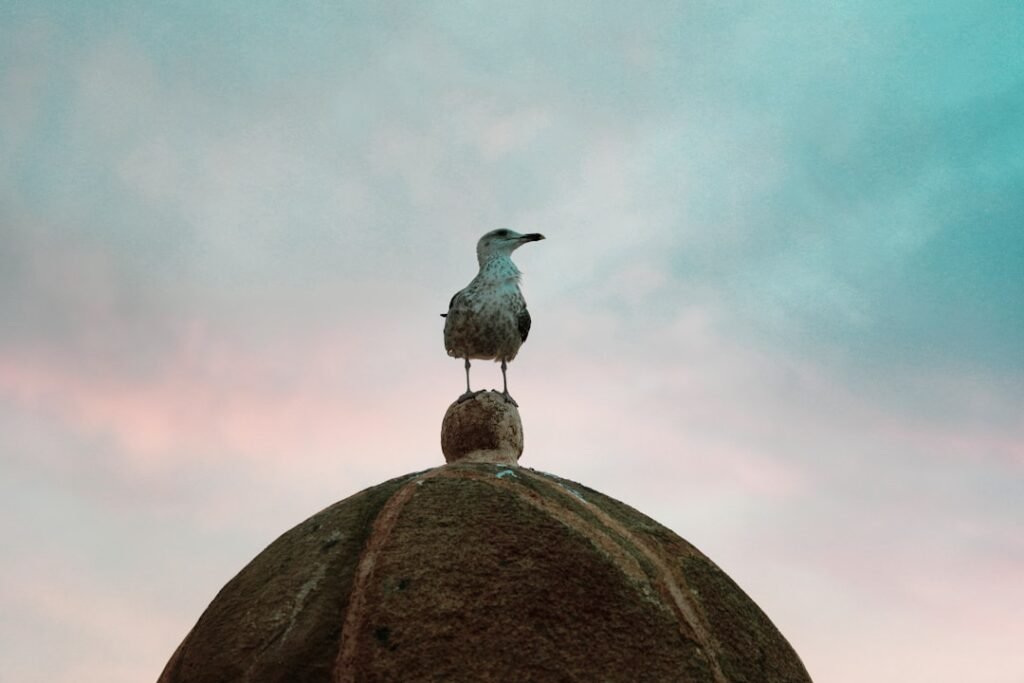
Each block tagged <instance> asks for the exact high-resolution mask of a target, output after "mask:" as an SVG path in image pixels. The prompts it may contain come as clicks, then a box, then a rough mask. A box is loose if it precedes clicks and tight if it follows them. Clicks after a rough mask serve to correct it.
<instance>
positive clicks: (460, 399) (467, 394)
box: [455, 390, 483, 403]
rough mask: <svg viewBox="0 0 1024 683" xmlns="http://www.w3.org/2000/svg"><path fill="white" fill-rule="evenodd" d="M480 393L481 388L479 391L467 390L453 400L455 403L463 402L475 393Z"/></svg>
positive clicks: (481, 391)
mask: <svg viewBox="0 0 1024 683" xmlns="http://www.w3.org/2000/svg"><path fill="white" fill-rule="evenodd" d="M482 393H483V390H480V391H467V392H466V393H464V394H463V395H462V396H459V397H458V398H457V399H455V402H456V403H463V402H464V401H468V400H469V399H471V398H473V397H474V396H476V395H477V394H482Z"/></svg>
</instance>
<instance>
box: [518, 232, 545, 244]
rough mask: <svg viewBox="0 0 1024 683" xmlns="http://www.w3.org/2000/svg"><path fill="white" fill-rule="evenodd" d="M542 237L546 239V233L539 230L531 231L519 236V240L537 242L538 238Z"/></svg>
mask: <svg viewBox="0 0 1024 683" xmlns="http://www.w3.org/2000/svg"><path fill="white" fill-rule="evenodd" d="M542 239H544V235H542V234H540V233H539V232H531V233H530V234H528V235H522V236H521V237H520V238H519V241H520V242H524V243H525V242H537V241H538V240H542Z"/></svg>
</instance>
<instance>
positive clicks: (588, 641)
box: [160, 462, 810, 683]
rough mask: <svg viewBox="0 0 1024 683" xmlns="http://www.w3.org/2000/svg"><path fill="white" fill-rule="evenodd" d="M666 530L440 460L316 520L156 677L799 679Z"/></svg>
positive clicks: (794, 664)
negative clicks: (424, 469) (439, 465)
mask: <svg viewBox="0 0 1024 683" xmlns="http://www.w3.org/2000/svg"><path fill="white" fill-rule="evenodd" d="M809 680H810V677H809V676H808V674H807V672H806V670H805V669H804V667H803V665H802V664H801V662H800V659H799V657H798V656H797V655H796V653H795V652H794V651H793V649H792V648H791V647H790V646H789V644H788V643H787V642H786V640H785V639H784V638H783V637H782V635H781V634H780V633H779V631H778V630H777V629H776V628H775V627H774V625H773V624H772V623H771V621H769V619H768V618H767V617H766V616H765V614H764V613H763V612H762V611H761V610H760V609H759V608H758V607H757V605H755V604H754V602H753V601H752V600H751V599H750V598H749V597H747V595H746V594H745V593H744V592H743V591H742V590H741V589H740V588H739V587H738V586H737V585H736V584H735V583H734V582H733V581H732V580H731V579H729V577H728V576H726V574H725V573H724V572H722V570H720V569H719V568H718V567H717V566H715V564H714V563H712V562H711V561H710V560H709V559H708V558H707V557H705V556H704V555H703V554H702V553H700V552H699V551H698V550H697V549H696V548H694V547H693V546H692V545H690V544H689V543H687V542H686V541H684V540H683V539H682V538H680V537H679V536H677V535H676V534H675V533H673V532H672V531H670V530H669V529H667V528H665V527H664V526H661V525H660V524H658V523H657V522H655V521H653V520H651V519H650V518H648V517H646V516H644V515H643V514H641V513H639V512H637V511H636V510H634V509H632V508H630V507H628V506H626V505H624V504H623V503H620V502H618V501H616V500H614V499H612V498H609V497H607V496H604V495H602V494H600V493H598V492H596V491H593V490H591V489H588V488H586V487H584V486H581V485H580V484H576V483H573V482H570V481H567V480H564V479H560V478H558V477H555V476H552V475H549V474H544V473H541V472H537V471H534V470H529V469H525V468H521V467H517V466H514V465H503V464H494V463H465V462H461V463H455V464H450V465H445V466H442V467H438V468H435V469H432V470H428V471H425V472H420V473H417V474H411V475H407V476H404V477H399V478H397V479H393V480H391V481H388V482H385V483H383V484H380V485H378V486H374V487H372V488H369V489H366V490H365V491H362V492H360V493H357V494H356V495H354V496H351V497H350V498H347V499H345V500H343V501H341V502H339V503H336V504H334V505H332V506H330V507H328V508H327V509H325V510H323V511H321V512H319V513H317V514H316V515H314V516H313V517H311V518H309V519H307V520H306V521H305V522H302V523H301V524H299V525H298V526H296V527H295V528H293V529H291V530H290V531H288V532H287V533H285V534H284V535H282V536H281V537H280V538H278V539H277V540H276V541H274V542H273V543H272V544H271V545H270V546H269V547H267V548H266V550H264V551H263V552H262V553H260V554H259V555H258V556H257V557H256V558H255V559H254V560H253V561H252V562H251V563H249V565H248V566H246V567H245V568H244V569H243V570H242V571H241V572H240V573H239V574H238V575H237V576H236V577H235V578H233V579H232V580H231V581H230V582H229V583H228V584H227V585H226V586H225V587H224V588H223V589H222V590H221V592H220V593H219V594H218V595H217V596H216V598H215V599H214V600H213V602H212V603H211V604H210V606H209V607H208V608H207V610H206V611H205V612H204V613H203V615H202V616H201V617H200V619H199V621H198V623H197V624H196V625H195V627H194V628H193V629H192V631H191V632H190V633H189V634H188V636H187V637H186V638H185V640H184V641H183V642H182V644H181V645H180V646H179V648H178V650H177V651H176V652H175V653H174V655H173V657H172V658H171V660H170V661H169V662H168V664H167V666H166V668H165V670H164V672H163V674H162V676H161V677H160V682H161V683H186V682H188V683H203V682H209V683H223V682H224V681H261V682H262V681H265V682H268V683H269V682H274V683H277V682H280V683H285V682H288V683H297V682H313V681H316V682H324V683H326V682H328V681H331V682H342V681H683V682H693V683H698V682H699V683H703V682H704V681H709V682H714V683H725V682H732V683H739V682H748V683H777V682H778V683H781V682H783V681H785V682H798V681H799V682H806V681H809Z"/></svg>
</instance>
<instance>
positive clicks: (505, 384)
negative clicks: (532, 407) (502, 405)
mask: <svg viewBox="0 0 1024 683" xmlns="http://www.w3.org/2000/svg"><path fill="white" fill-rule="evenodd" d="M506 369H508V363H506V362H505V359H504V358H502V359H501V387H502V391H501V393H502V394H503V395H504V396H505V400H506V401H508V402H509V403H511V404H512V405H514V406H515V407H516V408H518V407H519V404H518V403H516V400H515V399H514V398H512V397H511V396H509V393H508V377H507V376H506V375H505V370H506Z"/></svg>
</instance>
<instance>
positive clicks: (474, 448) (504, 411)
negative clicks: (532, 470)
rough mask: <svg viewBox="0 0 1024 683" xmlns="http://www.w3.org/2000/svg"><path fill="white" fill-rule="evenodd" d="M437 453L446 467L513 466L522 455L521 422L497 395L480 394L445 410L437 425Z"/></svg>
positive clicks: (511, 408) (494, 392)
mask: <svg viewBox="0 0 1024 683" xmlns="http://www.w3.org/2000/svg"><path fill="white" fill-rule="evenodd" d="M441 451H442V452H443V453H444V459H445V462H447V463H449V464H450V463H454V462H492V463H498V464H502V465H515V464H516V463H517V462H518V461H519V456H521V455H522V454H523V422H522V420H520V419H519V410H518V409H517V408H516V406H515V404H514V403H512V402H511V401H509V400H508V399H506V398H505V396H503V395H502V393H501V392H500V391H481V392H479V393H477V394H476V395H474V396H473V397H472V398H469V399H466V400H462V401H456V402H455V403H453V404H451V405H450V406H448V410H447V412H445V414H444V421H443V422H442V423H441Z"/></svg>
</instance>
